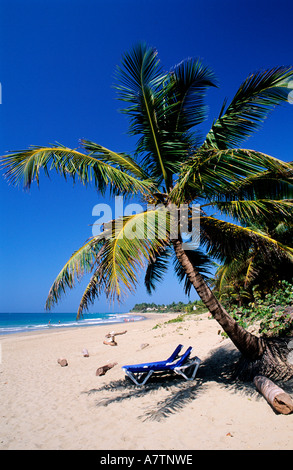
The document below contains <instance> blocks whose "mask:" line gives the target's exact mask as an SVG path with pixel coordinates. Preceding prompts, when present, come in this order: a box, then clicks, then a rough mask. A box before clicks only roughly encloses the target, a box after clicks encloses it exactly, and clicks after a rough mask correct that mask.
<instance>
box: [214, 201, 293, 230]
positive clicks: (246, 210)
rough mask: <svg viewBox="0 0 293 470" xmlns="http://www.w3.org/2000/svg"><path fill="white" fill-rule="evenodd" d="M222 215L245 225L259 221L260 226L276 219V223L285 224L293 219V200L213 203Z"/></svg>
mask: <svg viewBox="0 0 293 470" xmlns="http://www.w3.org/2000/svg"><path fill="white" fill-rule="evenodd" d="M211 205H212V206H213V207H215V208H217V209H219V210H220V212H221V213H222V214H226V215H229V216H230V217H232V218H233V219H236V220H238V221H239V222H240V223H242V224H244V225H249V224H251V223H252V222H253V221H255V220H257V222H258V223H259V224H262V223H265V222H268V221H270V220H272V218H273V219H274V221H275V222H285V221H286V220H288V219H289V218H291V219H292V218H293V200H287V199H283V200H268V199H258V200H248V201H245V200H236V201H228V202H217V203H211Z"/></svg>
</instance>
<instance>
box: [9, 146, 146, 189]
mask: <svg viewBox="0 0 293 470" xmlns="http://www.w3.org/2000/svg"><path fill="white" fill-rule="evenodd" d="M2 167H3V168H4V169H5V170H6V173H5V177H6V178H7V180H8V181H9V182H10V183H12V184H14V185H17V184H19V183H20V182H21V181H23V185H24V187H25V188H30V186H31V184H32V182H33V181H34V180H36V181H37V183H39V177H40V169H41V168H42V169H43V170H44V172H45V174H46V175H48V173H49V170H52V169H55V170H56V171H57V172H58V173H60V174H61V175H62V176H64V177H65V178H67V177H69V176H70V177H72V178H73V179H75V178H78V179H79V180H80V181H81V182H82V183H83V184H85V185H86V184H89V183H93V184H94V185H95V186H96V187H97V188H98V189H99V190H100V191H101V192H104V191H105V189H106V188H107V187H108V186H109V187H110V190H111V191H112V193H114V194H121V193H122V194H124V193H132V194H133V193H144V194H146V193H149V191H150V189H151V188H152V187H153V182H152V181H151V180H143V181H142V180H140V179H138V178H137V177H136V176H133V175H132V174H128V173H127V172H126V171H122V170H120V169H119V168H116V167H115V166H112V165H110V164H109V163H106V162H104V161H101V160H98V159H97V158H96V157H94V156H92V155H87V154H83V153H81V152H79V151H78V150H76V149H69V148H67V147H64V146H61V145H60V144H59V145H56V146H52V147H31V148H30V149H29V150H21V151H18V152H15V153H12V154H9V155H6V156H4V157H2Z"/></svg>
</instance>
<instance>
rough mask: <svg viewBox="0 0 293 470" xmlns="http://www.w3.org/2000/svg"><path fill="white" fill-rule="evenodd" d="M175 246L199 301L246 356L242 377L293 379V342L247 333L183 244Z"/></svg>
mask: <svg viewBox="0 0 293 470" xmlns="http://www.w3.org/2000/svg"><path fill="white" fill-rule="evenodd" d="M173 246H174V250H175V253H176V256H177V259H178V261H179V262H180V264H181V265H182V267H183V269H184V270H185V272H186V275H187V277H188V279H189V280H190V282H191V283H192V285H193V287H194V288H195V290H196V292H197V293H198V295H199V297H200V298H201V300H202V301H203V303H204V304H205V305H206V307H207V308H208V309H209V311H210V313H211V314H212V316H213V318H214V319H215V320H217V322H218V323H219V324H220V326H221V327H222V328H223V330H224V331H225V333H226V334H227V335H228V336H229V338H230V339H231V341H232V342H233V343H234V345H235V346H236V348H237V349H238V350H239V351H240V353H241V354H242V357H241V359H240V361H239V363H238V366H237V375H238V377H239V378H241V379H244V380H252V379H253V377H255V376H256V375H264V376H267V377H270V378H272V379H279V380H288V379H290V378H291V377H292V376H293V364H291V363H289V361H288V357H289V349H288V343H289V341H290V340H291V339H292V338H281V339H279V338H271V339H264V338H258V337H257V336H255V335H253V334H252V333H250V332H248V331H247V330H245V329H244V328H243V327H242V326H240V325H239V324H238V323H237V322H236V321H235V320H234V319H233V318H232V317H231V316H230V315H229V314H228V312H227V311H226V310H225V309H224V307H223V306H222V305H221V304H220V302H219V301H218V300H217V298H216V297H215V295H214V294H213V293H212V291H211V290H210V288H209V287H208V285H207V284H206V282H205V281H204V279H203V278H202V276H201V274H200V273H199V272H198V271H197V269H196V268H195V267H194V266H193V264H192V263H191V261H190V259H189V257H188V252H185V251H184V249H183V248H182V241H181V240H176V241H174V242H173Z"/></svg>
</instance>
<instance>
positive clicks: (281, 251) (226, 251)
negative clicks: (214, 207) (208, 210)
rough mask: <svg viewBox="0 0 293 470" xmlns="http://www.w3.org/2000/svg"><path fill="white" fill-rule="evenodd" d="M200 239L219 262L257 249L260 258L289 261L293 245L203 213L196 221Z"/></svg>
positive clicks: (259, 231)
mask: <svg viewBox="0 0 293 470" xmlns="http://www.w3.org/2000/svg"><path fill="white" fill-rule="evenodd" d="M200 230H201V242H202V244H203V246H204V247H205V248H206V250H207V252H208V254H209V255H210V256H212V257H214V258H216V259H219V260H220V261H221V262H224V263H229V262H231V261H232V260H233V259H234V258H237V257H239V256H241V255H242V254H243V253H248V252H249V250H250V249H251V248H258V249H259V251H260V253H261V254H262V256H263V258H264V259H267V260H268V259H272V260H274V258H275V259H277V258H281V257H282V258H287V259H289V260H291V261H292V260H293V248H291V247H290V246H287V245H285V244H283V243H281V242H279V241H277V240H276V239H274V238H272V237H270V236H269V235H268V234H266V233H265V232H263V231H261V230H259V229H257V228H250V227H242V226H240V225H236V224H233V223H231V222H227V221H223V220H219V219H215V218H214V217H209V216H203V217H201V220H200Z"/></svg>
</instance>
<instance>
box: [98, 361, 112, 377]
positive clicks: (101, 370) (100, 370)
mask: <svg viewBox="0 0 293 470" xmlns="http://www.w3.org/2000/svg"><path fill="white" fill-rule="evenodd" d="M116 365H117V362H112V363H110V364H106V365H104V366H101V367H98V369H97V370H96V375H97V376H100V375H105V374H106V372H108V370H110V369H112V367H114V366H116Z"/></svg>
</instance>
